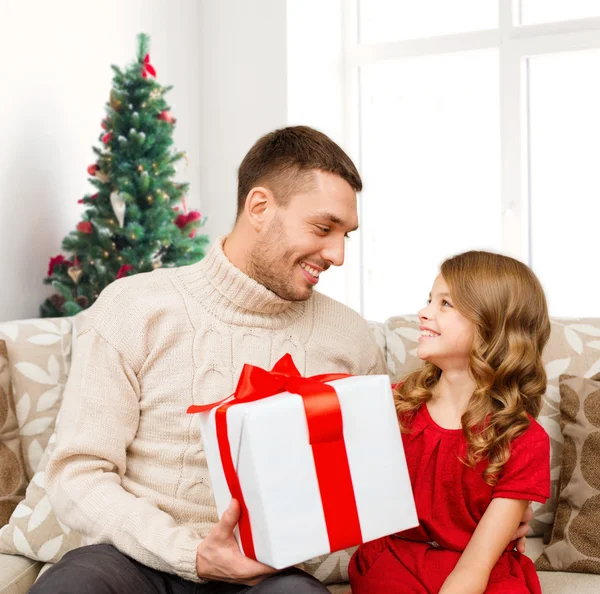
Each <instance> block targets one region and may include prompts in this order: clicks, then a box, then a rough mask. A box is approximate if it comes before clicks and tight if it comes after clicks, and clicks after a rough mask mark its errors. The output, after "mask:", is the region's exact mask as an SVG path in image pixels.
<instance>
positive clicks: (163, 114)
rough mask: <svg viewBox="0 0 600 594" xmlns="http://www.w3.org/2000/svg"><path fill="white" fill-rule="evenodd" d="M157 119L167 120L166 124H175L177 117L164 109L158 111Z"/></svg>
mask: <svg viewBox="0 0 600 594" xmlns="http://www.w3.org/2000/svg"><path fill="white" fill-rule="evenodd" d="M158 119H159V120H162V121H163V122H167V124H175V123H176V122H177V119H176V118H174V117H173V116H172V115H171V112H169V111H167V110H166V109H165V110H164V111H161V112H160V114H159V116H158Z"/></svg>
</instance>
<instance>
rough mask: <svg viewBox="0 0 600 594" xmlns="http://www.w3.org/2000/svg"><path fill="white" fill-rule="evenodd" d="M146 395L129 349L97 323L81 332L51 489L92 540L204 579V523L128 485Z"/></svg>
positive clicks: (68, 519) (65, 514) (63, 511)
mask: <svg viewBox="0 0 600 594" xmlns="http://www.w3.org/2000/svg"><path fill="white" fill-rule="evenodd" d="M139 395H140V394H139V385H138V382H137V377H136V374H135V372H134V371H133V369H132V368H131V365H130V364H129V363H128V362H127V361H126V360H125V359H124V357H123V356H122V355H121V354H120V353H119V352H118V351H117V350H116V349H115V348H113V347H112V346H111V345H110V344H108V343H107V342H106V340H104V339H103V338H102V337H101V336H100V335H99V334H98V333H97V332H96V331H95V330H93V329H87V330H85V331H84V332H83V333H82V334H80V336H79V337H78V339H77V348H76V351H75V354H74V357H73V362H72V365H71V371H70V374H69V379H68V381H67V385H66V387H65V393H64V397H63V406H62V408H61V415H60V421H59V426H58V431H57V444H56V450H55V452H54V454H53V455H52V457H51V458H50V460H49V462H48V467H47V471H46V482H47V490H48V496H49V498H50V501H51V503H52V506H53V508H54V510H55V511H56V514H57V517H58V518H59V519H60V520H61V521H62V522H64V523H65V524H67V525H68V526H70V527H72V528H73V529H75V530H77V531H78V532H80V533H82V534H83V535H84V536H85V537H86V541H87V542H88V543H89V544H93V543H111V544H113V545H114V546H115V547H116V548H118V549H119V550H121V551H123V552H124V553H126V554H127V555H129V556H131V557H133V558H134V559H137V560H138V561H140V562H141V563H143V564H144V565H147V566H149V567H154V568H156V569H159V570H161V571H166V572H170V573H176V574H178V575H180V576H182V577H184V578H186V579H190V580H196V581H198V575H197V572H196V551H197V547H198V544H199V543H200V538H199V535H198V534H197V533H196V531H195V530H193V529H192V528H190V527H187V526H178V525H177V524H176V522H175V521H174V519H173V518H172V517H171V516H170V515H169V514H167V513H165V512H164V511H162V510H160V509H159V508H158V507H157V506H156V505H155V504H154V503H153V502H152V501H150V499H148V498H138V497H136V496H134V495H133V494H131V493H129V492H127V491H126V490H125V489H124V488H123V487H122V485H121V480H122V478H123V475H124V474H125V469H126V454H127V448H128V447H129V445H130V444H131V442H132V441H133V438H134V437H135V434H136V431H137V427H138V422H139ZM157 463H158V462H157Z"/></svg>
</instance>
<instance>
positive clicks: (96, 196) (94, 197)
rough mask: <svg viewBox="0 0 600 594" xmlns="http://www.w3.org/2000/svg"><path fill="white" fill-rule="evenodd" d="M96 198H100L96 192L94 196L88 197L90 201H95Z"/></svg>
mask: <svg viewBox="0 0 600 594" xmlns="http://www.w3.org/2000/svg"><path fill="white" fill-rule="evenodd" d="M98 196H100V194H99V193H98V192H96V193H95V194H92V195H91V196H90V200H96V198H98Z"/></svg>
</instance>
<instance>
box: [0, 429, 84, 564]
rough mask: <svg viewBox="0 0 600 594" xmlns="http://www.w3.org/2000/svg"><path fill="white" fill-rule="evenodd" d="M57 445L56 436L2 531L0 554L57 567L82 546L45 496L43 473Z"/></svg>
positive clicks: (51, 440)
mask: <svg viewBox="0 0 600 594" xmlns="http://www.w3.org/2000/svg"><path fill="white" fill-rule="evenodd" d="M55 443H56V434H55V433H53V434H52V436H51V437H50V441H49V443H48V447H47V448H46V451H45V452H44V455H43V457H42V460H41V462H40V465H39V469H38V471H37V472H36V473H35V474H34V475H33V479H32V480H31V482H30V483H29V486H28V487H27V492H26V494H25V499H24V500H23V501H21V503H19V505H18V506H17V508H16V509H15V511H14V513H13V514H12V516H11V517H10V522H9V523H8V524H7V525H6V526H4V528H1V529H0V553H9V554H21V555H24V556H25V557H29V559H34V560H36V561H44V562H51V563H56V562H57V561H59V560H60V559H61V558H62V556H63V555H65V554H66V553H68V552H69V551H70V550H72V549H76V548H77V547H79V546H81V540H82V539H81V536H80V535H79V534H78V533H77V532H75V531H73V530H71V529H70V528H69V527H68V526H65V525H64V524H63V523H62V522H60V521H59V520H58V519H57V517H56V515H55V514H54V511H53V510H52V508H51V506H50V501H49V500H48V496H47V495H46V488H45V484H44V480H45V472H44V469H45V468H46V464H47V462H48V459H49V458H50V456H51V455H52V452H53V451H54V447H55Z"/></svg>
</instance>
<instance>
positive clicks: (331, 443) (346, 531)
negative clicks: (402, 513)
mask: <svg viewBox="0 0 600 594" xmlns="http://www.w3.org/2000/svg"><path fill="white" fill-rule="evenodd" d="M346 377H349V376H348V375H347V374H325V375H315V376H312V377H302V376H301V375H300V372H299V371H298V369H297V368H296V366H295V365H294V362H293V360H292V357H291V356H290V355H289V354H286V355H284V356H283V357H282V358H281V359H280V360H279V361H278V362H277V363H276V364H275V366H274V367H273V369H272V371H266V370H264V369H261V368H260V367H256V366H254V365H244V368H243V369H242V373H241V376H240V379H239V382H238V385H237V388H236V390H235V393H234V394H233V400H230V397H228V398H225V399H224V400H221V401H220V402H215V403H213V404H207V405H203V406H196V405H194V406H190V407H189V408H188V410H187V412H188V413H199V412H207V411H209V410H211V409H213V408H217V412H216V415H215V422H216V429H217V441H218V443H219V452H220V455H221V462H222V464H223V471H224V473H225V478H226V479H227V485H228V487H229V491H230V493H231V496H232V498H234V499H237V500H238V501H239V503H240V507H241V515H240V521H239V528H240V538H241V541H242V546H243V548H244V554H245V555H246V556H248V557H250V558H251V559H256V555H255V551H254V542H253V539H252V529H251V521H250V517H249V514H248V508H247V507H246V504H245V501H244V496H243V493H242V489H241V486H240V482H239V479H238V476H237V472H236V470H235V465H234V463H233V458H232V456H231V447H230V444H229V435H228V432H227V410H228V409H229V408H231V407H232V406H235V405H236V404H241V403H248V402H255V401H257V400H261V399H263V398H268V397H269V396H274V395H275V394H279V393H281V392H291V393H293V394H299V395H300V396H301V397H302V401H303V403H304V410H305V413H306V420H307V423H308V433H309V441H310V444H311V447H312V451H313V457H314V462H315V468H316V471H317V480H318V483H319V490H320V493H321V501H322V504H323V513H324V516H325V524H326V526H327V535H328V537H329V545H330V550H331V551H338V550H340V549H344V548H346V547H349V546H353V545H356V544H359V543H360V542H362V534H361V530H360V521H359V517H358V509H357V507H356V499H355V497H354V487H353V485H352V477H351V475H350V466H349V463H348V456H347V453H346V445H345V443H344V436H343V420H342V411H341V408H340V402H339V399H338V396H337V393H336V391H335V389H334V388H333V387H332V386H330V385H328V384H327V383H325V382H331V381H334V380H337V379H342V378H346Z"/></svg>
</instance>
